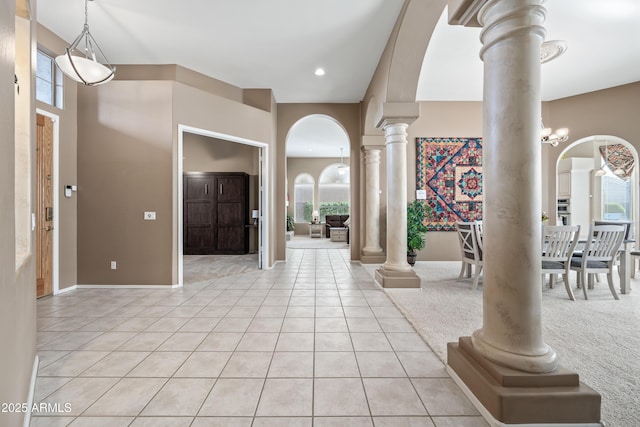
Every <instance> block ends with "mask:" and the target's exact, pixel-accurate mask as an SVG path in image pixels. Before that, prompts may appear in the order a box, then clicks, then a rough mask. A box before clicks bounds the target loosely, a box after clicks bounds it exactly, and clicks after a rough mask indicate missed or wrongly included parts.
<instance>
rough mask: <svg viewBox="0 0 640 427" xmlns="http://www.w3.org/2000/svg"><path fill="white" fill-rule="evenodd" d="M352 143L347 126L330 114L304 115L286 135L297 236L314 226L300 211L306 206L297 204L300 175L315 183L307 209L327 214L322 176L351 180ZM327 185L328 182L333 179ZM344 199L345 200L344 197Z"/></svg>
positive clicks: (289, 204)
mask: <svg viewBox="0 0 640 427" xmlns="http://www.w3.org/2000/svg"><path fill="white" fill-rule="evenodd" d="M350 146H351V143H350V139H349V136H348V135H347V132H346V131H345V129H344V127H343V126H342V125H341V124H340V123H339V122H338V121H337V120H335V119H334V118H333V117H331V116H329V115H326V114H310V115H307V116H304V117H302V118H301V119H299V120H298V121H296V122H295V123H294V124H293V125H292V126H291V128H290V129H289V132H288V133H287V137H286V171H287V172H286V175H287V177H290V178H291V179H288V178H287V179H286V182H287V188H286V200H287V205H286V215H287V216H291V217H293V218H294V220H295V231H294V232H295V235H299V236H305V235H306V236H308V235H309V225H310V224H309V223H310V221H308V219H305V217H304V215H302V214H300V213H298V212H297V211H296V209H298V208H300V209H302V208H301V207H300V206H297V205H298V204H297V201H296V200H297V199H296V194H297V193H296V182H297V177H301V176H304V177H306V178H307V179H306V181H305V182H310V183H313V186H314V188H313V191H312V192H310V194H312V200H311V201H308V200H307V201H305V203H306V204H307V206H306V209H307V210H308V211H311V212H315V211H318V216H322V217H324V214H326V209H325V208H323V206H321V204H322V202H321V198H320V193H321V189H320V178H321V176H322V175H323V174H324V177H325V178H324V179H325V181H326V180H327V179H329V175H332V176H333V175H335V176H340V177H342V182H349V181H350V173H351V171H350V168H349V152H350ZM327 171H333V172H332V173H329V172H327ZM334 178H335V177H334ZM334 181H336V180H335V179H334ZM334 183H335V182H334ZM298 184H300V183H298ZM325 184H327V185H328V184H329V182H328V181H327V182H325ZM307 185H308V184H307ZM327 188H329V187H325V190H326V189H327ZM343 198H344V197H343ZM350 198H351V192H350V191H349V192H348V194H347V203H349V202H350ZM341 201H342V202H344V201H343V200H342V199H341ZM323 209H324V210H323ZM321 210H322V215H321ZM301 212H302V211H301ZM301 218H302V220H301ZM321 221H322V218H321Z"/></svg>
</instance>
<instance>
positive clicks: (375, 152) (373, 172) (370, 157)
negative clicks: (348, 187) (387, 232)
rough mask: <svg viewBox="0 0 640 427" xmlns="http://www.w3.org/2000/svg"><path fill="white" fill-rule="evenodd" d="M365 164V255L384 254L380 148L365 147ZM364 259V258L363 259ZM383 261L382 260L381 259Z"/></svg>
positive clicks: (377, 255) (363, 252)
mask: <svg viewBox="0 0 640 427" xmlns="http://www.w3.org/2000/svg"><path fill="white" fill-rule="evenodd" d="M363 151H364V164H365V195H366V196H365V197H366V202H365V203H366V206H365V215H366V216H365V226H366V230H365V245H364V248H362V254H363V255H364V256H365V257H380V256H382V248H381V247H380V149H378V148H373V147H363ZM361 261H363V259H361ZM380 262H382V261H380Z"/></svg>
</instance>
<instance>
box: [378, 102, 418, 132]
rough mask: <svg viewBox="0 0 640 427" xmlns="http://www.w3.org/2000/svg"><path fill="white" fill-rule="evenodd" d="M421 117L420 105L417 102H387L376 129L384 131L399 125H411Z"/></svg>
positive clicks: (383, 105)
mask: <svg viewBox="0 0 640 427" xmlns="http://www.w3.org/2000/svg"><path fill="white" fill-rule="evenodd" d="M418 117H420V104H418V103H417V102H385V103H384V104H382V112H381V115H380V116H379V117H378V119H377V120H376V127H377V128H379V129H384V128H386V127H387V126H391V125H394V124H398V123H405V124H407V125H410V124H411V123H413V122H414V121H415V120H416V119H417V118H418Z"/></svg>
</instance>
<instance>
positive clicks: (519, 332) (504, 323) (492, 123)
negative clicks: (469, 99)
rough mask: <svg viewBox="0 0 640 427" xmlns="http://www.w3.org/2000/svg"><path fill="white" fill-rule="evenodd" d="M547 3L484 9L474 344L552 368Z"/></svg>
mask: <svg viewBox="0 0 640 427" xmlns="http://www.w3.org/2000/svg"><path fill="white" fill-rule="evenodd" d="M544 18H545V9H544V8H543V7H542V0H520V1H515V2H514V1H511V0H490V1H488V2H487V3H486V4H485V5H484V6H483V7H482V9H481V10H480V12H479V14H478V20H479V22H480V24H481V25H482V26H483V30H482V33H481V35H480V38H481V41H482V44H483V47H482V49H481V52H480V57H481V58H482V60H483V62H484V101H483V129H484V132H483V133H484V163H483V176H484V179H485V185H484V217H483V223H484V228H485V236H486V238H485V246H484V256H485V258H484V284H483V288H484V292H483V297H484V304H483V325H482V329H480V330H478V331H476V332H474V334H473V336H472V342H473V346H474V348H475V349H476V351H478V352H479V353H480V354H482V355H483V356H485V357H486V358H488V359H489V360H493V361H494V362H497V363H499V364H501V365H504V366H507V367H510V368H515V369H518V370H522V371H526V372H534V373H541V372H550V371H553V370H554V369H555V368H556V366H557V361H556V353H555V352H554V351H553V350H552V349H551V348H550V347H549V346H547V345H546V344H545V343H544V342H543V340H542V321H541V302H542V294H541V292H540V274H541V272H540V268H541V266H540V252H541V241H540V227H541V224H540V212H541V211H542V209H541V200H540V199H541V182H542V179H541V172H540V171H541V148H540V120H541V119H540V117H541V97H540V85H541V81H540V80H541V72H540V46H541V44H542V41H543V40H544V36H545V29H544V27H543V26H542V24H543V22H544Z"/></svg>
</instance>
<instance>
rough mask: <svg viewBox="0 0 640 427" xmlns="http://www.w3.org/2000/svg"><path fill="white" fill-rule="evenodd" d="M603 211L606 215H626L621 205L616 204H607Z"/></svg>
mask: <svg viewBox="0 0 640 427" xmlns="http://www.w3.org/2000/svg"><path fill="white" fill-rule="evenodd" d="M604 211H605V212H606V213H619V214H623V215H624V214H626V210H625V208H624V206H622V204H621V203H618V202H609V203H607V204H605V207H604Z"/></svg>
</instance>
